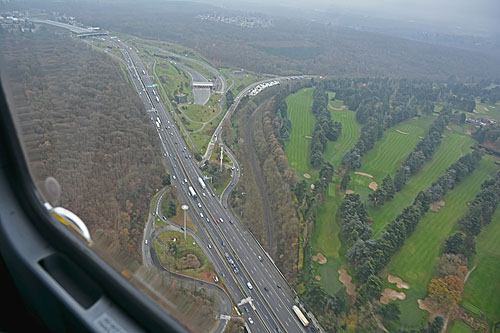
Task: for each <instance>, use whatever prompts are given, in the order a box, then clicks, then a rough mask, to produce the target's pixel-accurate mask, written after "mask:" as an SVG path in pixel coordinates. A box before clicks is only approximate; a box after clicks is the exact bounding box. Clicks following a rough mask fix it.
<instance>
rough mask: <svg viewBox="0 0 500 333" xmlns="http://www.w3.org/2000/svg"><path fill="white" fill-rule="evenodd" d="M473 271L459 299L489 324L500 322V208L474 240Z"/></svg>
mask: <svg viewBox="0 0 500 333" xmlns="http://www.w3.org/2000/svg"><path fill="white" fill-rule="evenodd" d="M476 250H477V255H476V256H475V258H474V259H473V263H472V264H471V266H472V265H476V269H475V270H474V271H473V272H472V273H471V275H470V276H469V279H468V280H467V283H466V284H465V288H464V293H463V299H464V301H466V302H468V303H470V304H472V305H474V306H475V307H477V308H479V309H480V310H481V311H482V312H484V313H485V314H486V316H487V318H488V319H489V321H490V322H491V321H498V320H500V297H492V295H498V291H499V290H500V209H497V211H496V212H495V215H494V216H493V219H492V221H491V223H490V224H489V225H487V226H485V227H483V230H482V231H481V233H480V234H479V236H478V237H477V246H476Z"/></svg>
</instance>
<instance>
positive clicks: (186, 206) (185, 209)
mask: <svg viewBox="0 0 500 333" xmlns="http://www.w3.org/2000/svg"><path fill="white" fill-rule="evenodd" d="M181 209H182V210H183V211H184V240H186V230H187V228H186V211H187V210H188V209H189V206H188V205H182V206H181Z"/></svg>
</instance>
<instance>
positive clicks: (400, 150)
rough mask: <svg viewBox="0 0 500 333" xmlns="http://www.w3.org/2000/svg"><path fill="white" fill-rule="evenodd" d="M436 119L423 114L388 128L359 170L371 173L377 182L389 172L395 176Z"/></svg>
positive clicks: (366, 156) (365, 157) (364, 158)
mask: <svg viewBox="0 0 500 333" xmlns="http://www.w3.org/2000/svg"><path fill="white" fill-rule="evenodd" d="M434 119H435V117H434V116H422V117H420V118H418V119H409V120H407V121H405V122H403V123H401V124H399V125H396V126H394V127H392V128H389V129H387V130H386V131H385V132H384V136H383V137H382V139H380V141H378V142H377V143H376V144H375V146H374V147H373V149H372V150H370V151H369V152H368V153H367V154H366V155H365V156H364V157H363V165H362V167H361V169H360V170H358V171H360V172H365V173H368V174H371V175H372V176H373V177H374V178H373V180H374V181H376V182H377V183H381V182H382V179H383V178H384V177H385V176H386V175H388V174H389V175H391V177H392V176H394V174H395V173H396V171H397V169H398V168H399V166H400V165H401V163H402V162H403V161H404V160H405V159H406V157H407V156H408V154H410V153H411V151H412V150H413V149H414V148H415V146H416V145H417V143H418V142H419V141H420V140H421V138H420V137H422V136H425V135H426V134H427V131H428V128H429V125H430V124H431V122H432V121H433V120H434ZM398 131H401V132H404V133H408V134H402V133H399V132H398Z"/></svg>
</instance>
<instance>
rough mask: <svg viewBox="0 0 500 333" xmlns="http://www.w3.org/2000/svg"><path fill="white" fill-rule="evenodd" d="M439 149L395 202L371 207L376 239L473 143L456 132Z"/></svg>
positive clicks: (369, 212) (448, 135)
mask: <svg viewBox="0 0 500 333" xmlns="http://www.w3.org/2000/svg"><path fill="white" fill-rule="evenodd" d="M445 134H446V137H445V138H443V140H442V141H441V144H440V145H439V147H438V149H437V150H436V152H435V153H434V155H433V157H432V159H431V160H429V161H427V162H426V163H425V164H424V166H423V167H422V169H421V170H420V171H419V172H417V173H416V174H415V175H413V176H412V177H411V178H410V180H409V181H408V183H407V184H406V185H405V187H404V188H403V190H402V191H401V192H399V193H397V194H396V196H395V197H394V199H393V200H392V201H390V202H388V203H386V204H385V205H383V206H382V207H380V208H373V207H370V208H369V209H368V216H370V217H371V218H373V220H374V222H373V223H372V229H373V233H374V235H375V236H377V235H378V234H380V233H381V232H382V231H384V230H385V226H386V225H387V224H388V223H389V222H391V221H392V220H394V219H395V218H396V216H397V215H398V214H399V213H401V211H402V210H403V209H404V208H405V207H406V206H408V205H409V204H411V203H412V202H413V200H414V199H415V197H416V196H417V194H418V192H420V191H424V190H425V189H427V188H428V187H429V186H430V185H431V184H432V183H433V182H434V181H435V180H437V179H438V178H439V177H440V176H442V175H443V174H444V172H445V171H446V169H447V168H448V167H449V166H450V165H451V164H453V163H454V162H455V161H456V160H458V159H459V158H460V157H461V156H463V155H465V154H467V153H468V152H470V151H471V148H470V146H471V145H472V144H473V143H474V140H473V139H472V138H471V137H470V136H467V135H462V134H459V133H456V132H449V131H446V132H445ZM365 178H366V177H365Z"/></svg>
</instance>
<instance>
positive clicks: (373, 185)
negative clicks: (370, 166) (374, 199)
mask: <svg viewBox="0 0 500 333" xmlns="http://www.w3.org/2000/svg"><path fill="white" fill-rule="evenodd" d="M368 187H369V188H371V189H372V190H374V191H376V190H377V188H378V185H377V183H375V182H371V183H370V185H368Z"/></svg>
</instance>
